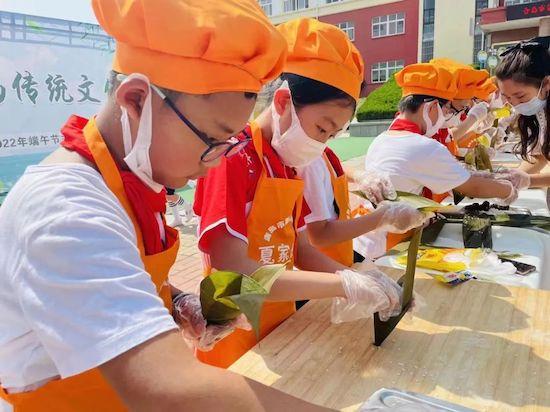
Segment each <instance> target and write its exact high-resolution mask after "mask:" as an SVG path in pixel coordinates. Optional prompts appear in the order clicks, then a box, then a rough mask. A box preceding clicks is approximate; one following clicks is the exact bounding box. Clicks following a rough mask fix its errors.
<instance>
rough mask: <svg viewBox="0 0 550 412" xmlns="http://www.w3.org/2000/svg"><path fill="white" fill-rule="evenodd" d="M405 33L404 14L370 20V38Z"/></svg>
mask: <svg viewBox="0 0 550 412" xmlns="http://www.w3.org/2000/svg"><path fill="white" fill-rule="evenodd" d="M403 33H405V13H396V14H389V15H387V16H380V17H374V18H373V19H372V37H373V38H377V37H385V36H395V35H397V34H403Z"/></svg>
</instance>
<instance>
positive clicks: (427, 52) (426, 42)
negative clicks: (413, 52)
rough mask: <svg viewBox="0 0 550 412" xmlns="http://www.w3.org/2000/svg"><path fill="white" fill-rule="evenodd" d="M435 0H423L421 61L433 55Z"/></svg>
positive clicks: (425, 60)
mask: <svg viewBox="0 0 550 412" xmlns="http://www.w3.org/2000/svg"><path fill="white" fill-rule="evenodd" d="M434 22H435V0H424V18H423V19H422V56H421V61H422V62H423V63H426V62H429V61H430V60H431V59H433V57H434Z"/></svg>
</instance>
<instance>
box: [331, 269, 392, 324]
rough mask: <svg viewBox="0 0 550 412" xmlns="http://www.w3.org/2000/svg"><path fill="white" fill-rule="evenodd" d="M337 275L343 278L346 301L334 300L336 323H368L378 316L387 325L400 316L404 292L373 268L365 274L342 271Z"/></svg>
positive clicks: (332, 316)
mask: <svg viewBox="0 0 550 412" xmlns="http://www.w3.org/2000/svg"><path fill="white" fill-rule="evenodd" d="M336 274H338V275H340V276H341V277H342V286H343V288H344V291H345V293H346V298H334V299H333V301H332V310H331V320H332V322H333V323H342V322H351V321H354V320H357V319H368V318H370V317H372V315H373V314H374V313H376V312H379V316H380V319H381V320H383V321H386V320H388V319H389V318H390V317H391V316H397V315H398V314H399V313H400V312H401V299H402V296H403V290H402V288H401V286H399V285H398V284H397V283H396V282H395V281H394V280H393V279H391V278H389V277H388V276H386V275H385V274H384V273H383V272H381V271H380V270H378V269H375V268H373V269H369V270H367V271H365V272H363V273H357V272H354V271H353V270H343V271H340V272H337V273H336Z"/></svg>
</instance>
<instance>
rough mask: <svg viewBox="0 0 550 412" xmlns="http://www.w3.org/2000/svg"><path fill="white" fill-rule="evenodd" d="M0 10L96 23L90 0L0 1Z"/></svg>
mask: <svg viewBox="0 0 550 412" xmlns="http://www.w3.org/2000/svg"><path fill="white" fill-rule="evenodd" d="M0 10H3V11H11V12H14V13H24V14H31V15H35V16H44V17H55V18H58V19H64V20H74V21H81V22H86V23H97V22H96V19H95V17H94V13H93V11H92V6H91V0H0Z"/></svg>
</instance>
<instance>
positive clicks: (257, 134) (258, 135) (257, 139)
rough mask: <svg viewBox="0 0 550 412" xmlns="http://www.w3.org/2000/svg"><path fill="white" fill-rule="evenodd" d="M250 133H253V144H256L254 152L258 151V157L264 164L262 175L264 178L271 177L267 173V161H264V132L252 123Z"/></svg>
mask: <svg viewBox="0 0 550 412" xmlns="http://www.w3.org/2000/svg"><path fill="white" fill-rule="evenodd" d="M250 132H251V133H252V143H253V144H254V150H256V153H257V154H258V157H259V158H260V163H261V164H262V172H263V173H262V174H263V175H264V176H269V174H268V173H267V167H266V165H265V159H264V147H263V145H264V138H263V137H262V130H261V129H260V126H258V124H257V123H256V122H251V123H250Z"/></svg>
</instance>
